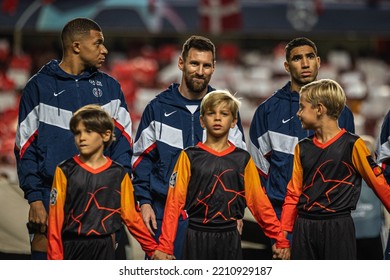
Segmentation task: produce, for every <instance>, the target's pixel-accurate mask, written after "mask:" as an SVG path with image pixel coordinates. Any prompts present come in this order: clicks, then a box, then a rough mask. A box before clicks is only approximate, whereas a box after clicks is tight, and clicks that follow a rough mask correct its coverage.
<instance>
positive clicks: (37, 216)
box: [28, 200, 48, 233]
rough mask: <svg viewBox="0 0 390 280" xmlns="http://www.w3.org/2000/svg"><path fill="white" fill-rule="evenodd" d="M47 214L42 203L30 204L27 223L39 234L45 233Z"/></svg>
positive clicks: (39, 201)
mask: <svg viewBox="0 0 390 280" xmlns="http://www.w3.org/2000/svg"><path fill="white" fill-rule="evenodd" d="M47 219H48V217H47V212H46V209H45V206H44V205H43V202H42V201H41V200H37V201H34V202H31V203H30V211H29V213H28V221H29V222H30V223H32V224H33V225H35V227H38V228H39V231H40V232H41V233H45V232H46V229H47Z"/></svg>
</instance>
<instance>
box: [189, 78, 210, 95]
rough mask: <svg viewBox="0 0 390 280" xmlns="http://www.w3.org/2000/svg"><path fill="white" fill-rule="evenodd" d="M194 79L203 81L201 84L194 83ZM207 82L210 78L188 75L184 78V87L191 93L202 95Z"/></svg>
mask: <svg viewBox="0 0 390 280" xmlns="http://www.w3.org/2000/svg"><path fill="white" fill-rule="evenodd" d="M194 77H196V78H197V79H203V82H195V81H194V80H193V78H194ZM209 82H210V78H208V77H205V76H203V77H199V76H196V75H194V76H191V75H190V76H187V77H185V83H186V86H187V88H188V89H189V90H190V91H191V92H193V93H202V92H203V91H204V90H205V89H206V87H207V86H208V84H209Z"/></svg>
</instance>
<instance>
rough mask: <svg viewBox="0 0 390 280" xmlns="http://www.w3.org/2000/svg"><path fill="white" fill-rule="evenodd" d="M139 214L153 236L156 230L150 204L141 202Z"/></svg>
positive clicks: (154, 217) (154, 216)
mask: <svg viewBox="0 0 390 280" xmlns="http://www.w3.org/2000/svg"><path fill="white" fill-rule="evenodd" d="M141 214H142V219H143V220H144V223H145V225H146V227H147V228H148V230H149V232H150V234H151V235H152V236H154V235H155V234H154V231H155V230H157V221H156V215H155V214H154V211H153V208H152V206H151V205H150V204H142V205H141Z"/></svg>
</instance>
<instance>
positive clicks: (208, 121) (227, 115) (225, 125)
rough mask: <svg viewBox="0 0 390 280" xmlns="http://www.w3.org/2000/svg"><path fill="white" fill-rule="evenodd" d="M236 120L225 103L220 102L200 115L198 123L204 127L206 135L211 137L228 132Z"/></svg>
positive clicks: (220, 135) (224, 134) (225, 134)
mask: <svg viewBox="0 0 390 280" xmlns="http://www.w3.org/2000/svg"><path fill="white" fill-rule="evenodd" d="M236 122H237V120H236V119H235V118H233V114H232V112H231V111H230V109H229V107H228V106H227V105H226V104H225V103H221V104H219V105H218V106H216V107H215V108H209V109H207V110H206V111H205V112H204V115H203V116H201V117H200V123H201V125H202V127H203V128H206V130H207V133H208V135H211V136H213V137H223V136H227V135H228V134H229V129H230V128H233V127H234V126H235V125H236Z"/></svg>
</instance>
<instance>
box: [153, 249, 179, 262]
mask: <svg viewBox="0 0 390 280" xmlns="http://www.w3.org/2000/svg"><path fill="white" fill-rule="evenodd" d="M152 260H176V258H175V256H174V255H168V254H167V253H164V252H162V251H159V250H156V251H155V252H154V254H153V256H152Z"/></svg>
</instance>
